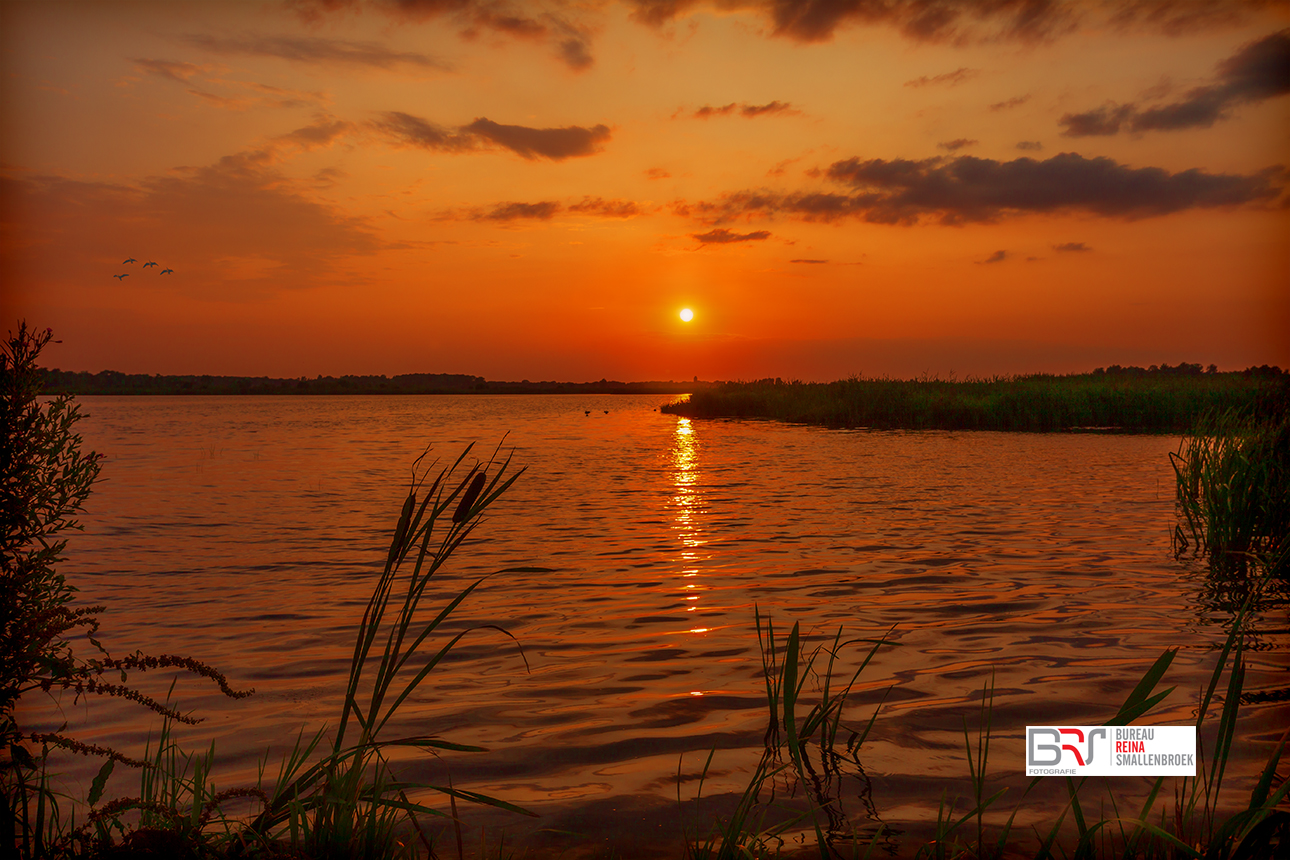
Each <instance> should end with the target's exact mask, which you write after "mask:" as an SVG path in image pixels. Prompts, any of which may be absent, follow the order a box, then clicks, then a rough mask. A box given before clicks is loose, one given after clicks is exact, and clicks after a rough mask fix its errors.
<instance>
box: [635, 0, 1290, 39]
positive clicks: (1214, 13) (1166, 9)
mask: <svg viewBox="0 0 1290 860" xmlns="http://www.w3.org/2000/svg"><path fill="white" fill-rule="evenodd" d="M628 3H629V5H630V6H631V7H633V12H632V18H633V19H635V20H636V21H638V22H640V23H643V24H647V25H649V26H653V27H661V26H663V25H666V24H668V23H670V22H671V21H673V20H675V19H676V18H678V17H680V16H682V15H685V14H688V13H690V12H693V11H696V10H698V9H701V8H710V9H713V10H716V11H720V12H725V11H728V10H729V9H731V8H746V9H751V10H754V11H755V12H756V13H759V14H761V15H762V16H764V17H766V18H767V19H769V22H770V25H771V32H772V34H773V35H775V36H779V37H782V38H787V39H792V40H793V41H797V42H822V41H827V40H829V39H831V38H832V37H833V35H834V33H835V32H836V31H837V30H838V29H839V28H840V27H844V26H852V25H855V26H891V27H895V28H897V29H898V30H900V32H901V33H902V34H903V35H904V36H905V37H906V38H908V39H911V40H914V41H919V42H958V43H963V42H974V41H975V42H1000V41H1018V42H1027V43H1037V42H1045V41H1049V40H1052V39H1054V38H1056V37H1058V36H1061V35H1064V34H1066V33H1069V32H1072V31H1074V30H1076V29H1079V28H1080V27H1081V26H1084V27H1088V28H1093V29H1098V28H1103V27H1107V26H1110V27H1112V28H1118V29H1126V28H1133V29H1142V28H1149V29H1152V30H1157V31H1161V32H1165V33H1168V34H1170V35H1178V34H1181V33H1186V32H1195V31H1200V30H1212V29H1213V28H1214V27H1215V26H1218V25H1229V26H1230V25H1232V24H1234V23H1237V22H1239V21H1240V20H1241V19H1242V17H1243V16H1244V14H1245V13H1246V12H1247V11H1249V10H1255V9H1258V8H1260V7H1262V6H1265V5H1266V2H1265V0H1205V2H1191V3H1180V2H1177V0H1129V2H1124V3H1098V2H1093V0H628Z"/></svg>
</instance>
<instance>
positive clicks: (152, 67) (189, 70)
mask: <svg viewBox="0 0 1290 860" xmlns="http://www.w3.org/2000/svg"><path fill="white" fill-rule="evenodd" d="M133 62H134V66H135V68H136V69H138V70H139V71H141V72H144V73H146V74H149V75H156V76H158V77H162V78H169V79H170V80H172V81H178V82H179V83H181V84H186V83H188V82H189V81H190V80H192V79H193V78H194V77H196V76H197V75H201V74H205V73H206V72H207V71H209V67H207V66H199V65H196V64H194V63H184V62H179V61H176V60H148V59H136V60H134V61H133Z"/></svg>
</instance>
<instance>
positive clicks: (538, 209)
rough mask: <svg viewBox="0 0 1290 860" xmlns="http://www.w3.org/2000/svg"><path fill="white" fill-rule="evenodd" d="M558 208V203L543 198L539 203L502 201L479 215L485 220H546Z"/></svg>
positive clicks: (556, 211)
mask: <svg viewBox="0 0 1290 860" xmlns="http://www.w3.org/2000/svg"><path fill="white" fill-rule="evenodd" d="M560 208H561V207H560V204H559V203H556V202H555V201H554V200H543V201H542V202H540V203H502V204H499V205H498V206H496V207H494V208H493V210H492V211H490V212H488V213H487V214H485V215H481V216H479V217H480V218H482V219H484V220H487V221H516V220H519V219H521V218H535V219H538V220H540V221H546V220H548V219H550V218H552V217H554V216H555V215H556V214H557V213H559V211H560Z"/></svg>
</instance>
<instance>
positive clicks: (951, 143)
mask: <svg viewBox="0 0 1290 860" xmlns="http://www.w3.org/2000/svg"><path fill="white" fill-rule="evenodd" d="M980 142H981V141H979V140H972V139H970V138H966V137H960V138H957V139H955V140H947V141H945V142H943V143H938V144H936V145H937V146H938V147H940V148H941V149H943V150H945V151H946V152H957V151H958V150H960V149H963V148H965V147H968V146H976V145H977V144H978V143H980Z"/></svg>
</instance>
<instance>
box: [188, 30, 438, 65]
mask: <svg viewBox="0 0 1290 860" xmlns="http://www.w3.org/2000/svg"><path fill="white" fill-rule="evenodd" d="M183 41H184V42H185V43H186V44H189V45H191V46H193V47H195V48H201V49H202V50H206V51H211V52H212V53H216V54H225V55H228V54H239V55H244V56H253V57H277V58H279V59H283V60H290V61H292V62H298V63H316V64H319V65H345V66H370V67H373V68H378V69H390V68H394V67H395V66H400V65H407V66H417V67H420V68H428V69H445V70H446V69H447V68H448V66H447V64H446V63H444V62H443V61H442V60H438V59H435V58H433V57H429V56H427V55H425V54H419V53H416V52H413V51H395V50H393V49H391V48H388V47H386V46H385V45H382V44H380V43H378V42H352V41H348V40H345V39H322V38H318V37H316V36H256V35H253V34H249V33H244V34H242V35H240V36H223V37H221V36H212V35H209V34H205V33H192V34H189V35H187V36H184V37H183Z"/></svg>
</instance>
